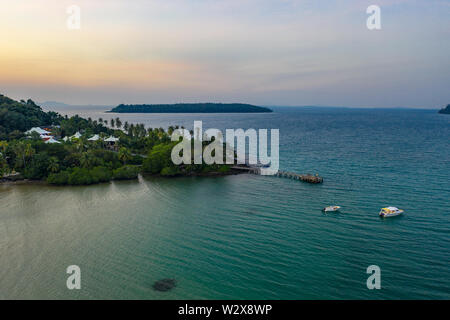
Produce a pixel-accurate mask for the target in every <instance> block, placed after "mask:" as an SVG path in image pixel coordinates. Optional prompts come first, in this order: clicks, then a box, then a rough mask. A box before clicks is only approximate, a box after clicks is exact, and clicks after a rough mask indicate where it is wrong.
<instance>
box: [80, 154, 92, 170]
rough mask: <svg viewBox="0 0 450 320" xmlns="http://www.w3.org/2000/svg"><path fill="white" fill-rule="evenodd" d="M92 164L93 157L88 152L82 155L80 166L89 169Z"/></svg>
mask: <svg viewBox="0 0 450 320" xmlns="http://www.w3.org/2000/svg"><path fill="white" fill-rule="evenodd" d="M91 163H92V158H91V155H90V154H89V153H88V152H83V153H82V154H81V155H80V165H81V166H82V167H84V168H89V167H90V166H91Z"/></svg>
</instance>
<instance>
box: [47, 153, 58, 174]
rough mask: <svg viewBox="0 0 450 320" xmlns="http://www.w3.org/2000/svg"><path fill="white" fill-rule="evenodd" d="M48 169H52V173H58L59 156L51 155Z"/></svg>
mask: <svg viewBox="0 0 450 320" xmlns="http://www.w3.org/2000/svg"><path fill="white" fill-rule="evenodd" d="M48 171H50V172H51V173H56V172H58V171H59V163H58V158H57V157H50V159H49V163H48Z"/></svg>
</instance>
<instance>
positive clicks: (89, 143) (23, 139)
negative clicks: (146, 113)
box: [0, 95, 231, 185]
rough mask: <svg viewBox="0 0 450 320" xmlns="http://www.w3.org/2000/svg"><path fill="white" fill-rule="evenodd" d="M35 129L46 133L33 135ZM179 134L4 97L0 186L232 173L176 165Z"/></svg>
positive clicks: (0, 111) (0, 106) (227, 169)
mask: <svg viewBox="0 0 450 320" xmlns="http://www.w3.org/2000/svg"><path fill="white" fill-rule="evenodd" d="M31 128H34V129H36V128H39V129H40V128H42V130H44V129H45V131H46V132H48V133H45V134H44V135H42V134H39V133H38V132H31V133H30V132H29V130H30V129H31ZM177 128H178V126H174V127H169V128H168V129H167V130H165V129H163V128H145V126H144V125H143V124H133V123H128V122H122V121H121V120H120V118H115V119H111V120H110V121H106V120H104V119H102V118H99V119H91V118H88V119H84V118H82V117H79V116H77V115H76V116H73V117H67V116H62V115H60V114H58V113H56V112H44V111H43V110H42V108H41V107H39V106H38V105H36V104H35V103H34V102H33V101H32V100H27V101H23V100H22V101H15V100H13V99H10V98H8V97H6V96H3V95H0V181H10V180H13V179H14V180H15V179H28V180H39V181H46V182H48V183H50V184H55V185H88V184H94V183H99V182H107V181H110V180H121V179H135V178H137V177H138V174H140V173H143V174H152V175H161V176H178V175H202V174H227V173H230V171H231V168H230V166H229V165H207V164H204V163H203V164H192V165H178V166H177V165H174V164H173V162H172V161H171V150H172V148H173V146H174V145H175V144H177V143H178V142H173V141H171V138H170V137H171V134H172V132H173V131H174V130H175V129H177ZM27 131H28V133H27ZM108 137H109V138H110V139H108ZM111 137H112V138H113V139H111ZM109 141H114V142H109ZM50 142H51V143H50Z"/></svg>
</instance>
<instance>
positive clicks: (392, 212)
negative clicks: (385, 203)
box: [380, 207, 404, 218]
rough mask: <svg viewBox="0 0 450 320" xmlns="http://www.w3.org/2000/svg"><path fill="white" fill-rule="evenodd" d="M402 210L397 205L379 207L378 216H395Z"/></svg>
mask: <svg viewBox="0 0 450 320" xmlns="http://www.w3.org/2000/svg"><path fill="white" fill-rule="evenodd" d="M403 212H404V211H403V210H401V209H399V208H397V207H386V208H381V210H380V217H386V218H387V217H395V216H398V215H401V214H402V213H403Z"/></svg>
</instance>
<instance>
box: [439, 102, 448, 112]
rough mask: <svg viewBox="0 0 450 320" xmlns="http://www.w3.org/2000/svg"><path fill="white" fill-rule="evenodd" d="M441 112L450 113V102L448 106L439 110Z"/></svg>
mask: <svg viewBox="0 0 450 320" xmlns="http://www.w3.org/2000/svg"><path fill="white" fill-rule="evenodd" d="M439 113H442V114H450V104H448V105H447V107H446V108H442V109H441V110H439Z"/></svg>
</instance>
